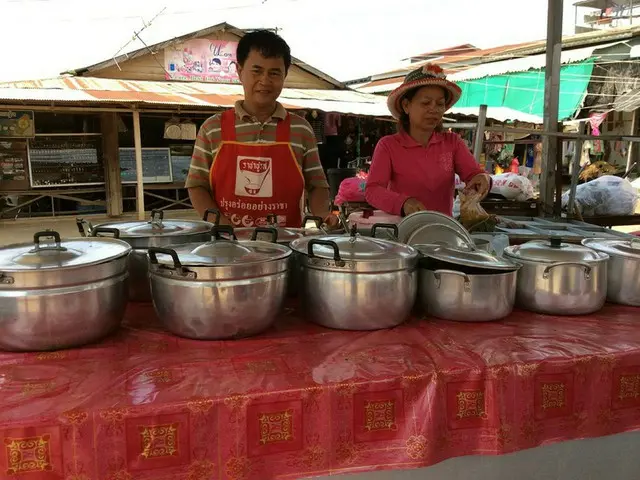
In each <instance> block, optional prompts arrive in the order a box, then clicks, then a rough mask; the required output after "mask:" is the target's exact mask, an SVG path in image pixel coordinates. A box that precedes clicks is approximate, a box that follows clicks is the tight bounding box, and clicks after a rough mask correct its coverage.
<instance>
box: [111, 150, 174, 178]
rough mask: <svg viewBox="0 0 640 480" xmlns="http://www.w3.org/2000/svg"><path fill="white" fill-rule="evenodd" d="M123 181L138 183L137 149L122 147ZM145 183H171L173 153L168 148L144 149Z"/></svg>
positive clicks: (121, 174)
mask: <svg viewBox="0 0 640 480" xmlns="http://www.w3.org/2000/svg"><path fill="white" fill-rule="evenodd" d="M120 178H121V179H122V183H136V149H135V148H121V149H120ZM142 181H143V183H171V182H172V181H173V178H172V176H171V153H170V152H169V149H168V148H143V149H142Z"/></svg>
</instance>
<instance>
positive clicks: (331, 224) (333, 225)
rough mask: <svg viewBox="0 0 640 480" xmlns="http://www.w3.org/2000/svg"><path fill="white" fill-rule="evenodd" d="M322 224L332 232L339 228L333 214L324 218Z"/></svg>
mask: <svg viewBox="0 0 640 480" xmlns="http://www.w3.org/2000/svg"><path fill="white" fill-rule="evenodd" d="M324 224H325V225H326V226H327V230H329V231H333V230H337V229H338V227H340V220H339V219H338V217H337V216H335V215H334V214H333V213H330V214H329V215H327V216H326V217H325V218H324Z"/></svg>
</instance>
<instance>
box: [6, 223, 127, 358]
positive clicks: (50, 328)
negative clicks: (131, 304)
mask: <svg viewBox="0 0 640 480" xmlns="http://www.w3.org/2000/svg"><path fill="white" fill-rule="evenodd" d="M47 239H51V240H52V241H47ZM130 252H131V246H130V245H128V244H127V243H125V242H122V241H120V240H116V239H113V238H70V239H65V240H61V239H60V235H59V234H58V232H54V231H45V232H38V233H36V234H35V235H34V238H33V243H29V244H15V245H7V246H4V247H2V248H0V349H2V350H10V351H44V350H57V349H61V348H68V347H75V346H79V345H84V344H87V343H90V342H94V341H97V340H99V339H101V338H102V337H104V336H106V335H108V334H109V333H111V332H113V331H114V330H115V329H117V328H118V326H119V325H120V322H121V321H122V317H123V316H124V312H125V308H126V305H127V295H128V272H127V270H128V268H127V257H128V255H129V253H130Z"/></svg>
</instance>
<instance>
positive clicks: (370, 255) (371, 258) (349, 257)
mask: <svg viewBox="0 0 640 480" xmlns="http://www.w3.org/2000/svg"><path fill="white" fill-rule="evenodd" d="M310 242H313V243H312V245H311V249H312V251H313V256H315V257H320V258H326V259H335V257H336V256H335V249H334V245H335V248H337V250H338V253H339V256H340V258H341V259H342V260H345V261H356V262H358V261H362V262H375V261H381V260H404V259H412V258H416V257H417V256H418V252H417V251H416V250H415V249H414V248H413V247H410V246H409V245H404V244H401V243H396V242H392V241H390V240H383V239H380V238H373V237H363V236H360V235H350V236H347V235H322V236H319V237H304V238H300V239H298V240H295V241H294V242H293V243H292V244H291V248H292V249H293V250H295V251H297V252H300V253H302V254H304V255H309V245H310Z"/></svg>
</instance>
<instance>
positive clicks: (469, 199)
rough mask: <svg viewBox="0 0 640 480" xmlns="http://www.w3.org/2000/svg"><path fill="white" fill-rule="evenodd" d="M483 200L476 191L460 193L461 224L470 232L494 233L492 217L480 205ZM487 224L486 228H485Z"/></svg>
mask: <svg viewBox="0 0 640 480" xmlns="http://www.w3.org/2000/svg"><path fill="white" fill-rule="evenodd" d="M481 200H482V197H481V195H480V194H479V193H478V192H476V191H475V190H474V191H471V192H467V193H465V192H460V223H462V225H463V226H464V228H466V229H467V230H469V231H471V230H477V231H485V232H486V231H493V228H494V227H495V223H494V222H493V221H492V220H493V218H492V216H491V215H489V214H488V213H487V212H486V211H485V209H484V208H482V205H480V201H481ZM485 224H486V228H485V227H483V225H485Z"/></svg>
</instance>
